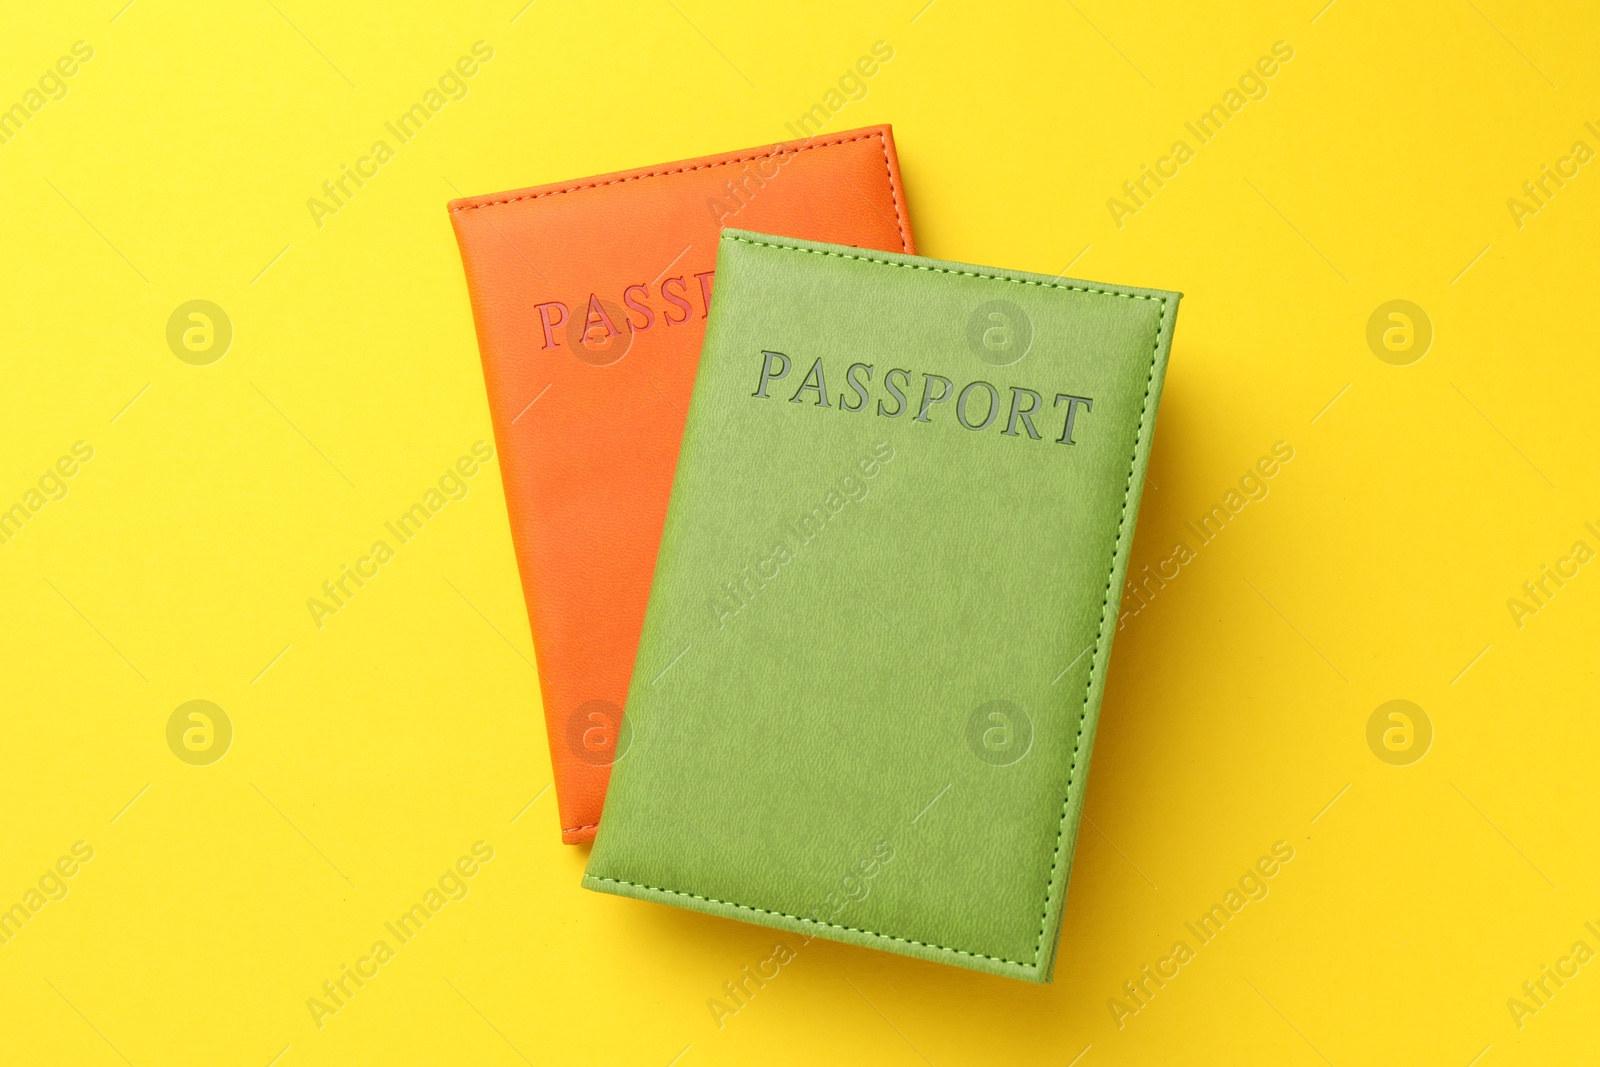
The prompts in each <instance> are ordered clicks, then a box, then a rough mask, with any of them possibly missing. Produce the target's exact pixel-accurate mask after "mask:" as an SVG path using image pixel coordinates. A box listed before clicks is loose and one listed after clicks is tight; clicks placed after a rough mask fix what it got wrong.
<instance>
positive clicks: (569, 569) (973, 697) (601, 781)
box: [450, 126, 1178, 982]
mask: <svg viewBox="0 0 1600 1067" xmlns="http://www.w3.org/2000/svg"><path fill="white" fill-rule="evenodd" d="M450 213H451V219H452V221H453V223H454V225H455V229H456V235H457V238H458V240H459V242H460V246H461V253H462V259H463V261H464V262H465V265H466V276H467V283H468V289H469V290H470V292H471V297H472V307H473V312H474V315H475V318H476V322H477V331H478V341H479V346H480V349H481V351H482V354H483V367H484V376H485V379H486V380H487V384H488V394H489V403H490V411H491V414H492V416H493V419H494V426H495V436H496V440H497V442H498V444H499V449H500V462H501V474H502V477H503V479H504V482H505V488H506V499H507V505H508V510H509V513H510V517H511V524H512V537H513V541H514V543H515V546H516V551H517V560H518V564H519V566H520V572H521V576H522V583H523V590H524V593H525V595H526V598H527V604H528V612H529V617H530V619H531V622H532V628H533V639H534V645H535V649H536V652H537V655H538V663H539V676H540V685H541V687H542V693H543V698H544V710H545V718H546V722H547V726H548V733H549V742H550V752H551V760H552V764H553V767H554V773H555V786H556V795H557V798H558V801H559V809H560V816H561V834H562V839H563V840H564V841H566V842H568V843H573V844H576V843H581V842H587V841H590V840H593V841H594V842H595V844H594V848H593V852H592V854H591V856H590V858H589V864H588V870H587V872H586V874H585V877H584V880H583V884H584V885H585V886H586V887H587V888H589V889H594V890H600V891H602V892H607V893H614V894H618V895H620V896H626V897H637V898H641V899H644V900H652V901H658V902H660V903H665V904H674V905H677V906H679V907H685V908H691V909H694V910H696V911H702V912H710V913H713V914H717V915H723V916H727V917H729V918H733V919H739V920H742V921H745V922H753V923H762V924H765V925H768V926H773V927H779V928H782V929H786V930H792V931H796V932H799V933H802V934H804V935H807V936H817V937H826V938H832V939H835V940H839V941H846V942H851V943H854V944H858V945H865V946H869V947H873V948H880V949H885V950H887V951H891V952H898V953H903V954H905V955H910V956H917V957H921V958H924V959H930V960H936V961H939V962H944V963H952V964H956V965H959V966H964V967H970V968H975V969H977V970H982V971H988V972H992V973H997V974H1003V975H1009V976H1013V977H1018V978H1023V979H1027V980H1031V981H1036V982H1043V981H1048V980H1049V978H1050V973H1051V968H1052V965H1053V963H1054V959H1055V952H1056V942H1057V938H1058V934H1059V930H1060V924H1061V914H1062V904H1063V900H1064V898H1065V895H1066V887H1067V876H1068V873H1069V870H1070V868H1071V865H1072V856H1073V846H1074V843H1075V841H1076V838H1077V832H1078V823H1079V813H1080V806H1081V804H1082V798H1083V792H1084V782H1085V778H1086V775H1087V772H1088V768H1089V753H1090V749H1091V747H1092V745H1093V742H1094V734H1095V726H1096V722H1097V719H1098V712H1099V705H1100V696H1101V691H1102V688H1103V685H1104V680H1105V674H1106V663H1107V657H1108V656H1109V654H1110V650H1111V640H1112V634H1113V631H1114V630H1115V621H1116V618H1117V609H1118V602H1119V600H1120V596H1121V592H1122V588H1123V583H1124V572H1125V570H1126V566H1127V559H1128V547H1129V542H1130V540H1131V538H1132V536H1133V529H1134V522H1135V516H1136V513H1137V511H1138V505H1139V490H1140V486H1141V485H1142V483H1143V473H1144V469H1145V464H1146V460H1147V457H1148V455H1149V449H1150V440H1151V434H1152V431H1153V427H1154V424H1155V414H1156V406H1157V403H1158V401H1159V399H1160V394H1161V384H1162V376H1163V373H1164V371H1165V368H1166V362H1167V352H1168V347H1169V345H1170V342H1171V339H1172V329H1173V320H1174V317H1175V314H1176V312H1177V307H1178V294H1176V293H1169V292H1161V291H1156V290H1149V289H1134V288H1128V287H1125V286H1119V285H1101V284H1091V283H1087V282H1079V281H1072V280H1067V279H1063V278H1059V277H1058V278H1050V277H1045V276H1041V275H1036V274H1026V273H1022V272H1019V271H1012V270H1001V269H994V268H988V267H976V266H969V265H967V264H963V263H952V262H945V261H940V260H932V259H925V258H920V257H918V256H917V255H915V249H914V247H913V244H912V238H911V229H910V224H909V221H908V219H907V210H906V202H905V195H904V192H903V190H902V187H901V181H900V171H899V166H898V163H897V160H896V156H895V151H894V143H893V139H892V137H891V134H890V130H889V128H888V127H887V126H881V127H872V128H867V129H860V130H852V131H849V132H844V133H838V134H832V135H828V136H817V137H813V138H810V139H808V140H805V141H795V142H788V143H784V144H778V145H773V146H770V147H766V148H760V149H751V150H748V151H743V152H734V153H729V154H726V155H719V156H710V157H706V158H702V159H696V160H688V161H684V162H680V163H671V164H664V165H661V166H656V167H649V168H645V169H642V170H636V171H629V172H625V173H619V174H610V175H604V176H601V177H596V178H587V179H583V180H580V181H573V182H566V183H562V184H558V185H550V186H543V187H539V188H533V189H526V190H521V191H518V192H512V193H502V194H497V195H493V196H483V197H473V198H469V199H465V200H458V201H455V202H453V203H452V204H451V205H450Z"/></svg>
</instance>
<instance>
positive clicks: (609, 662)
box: [450, 126, 912, 843]
mask: <svg viewBox="0 0 1600 1067" xmlns="http://www.w3.org/2000/svg"><path fill="white" fill-rule="evenodd" d="M450 219H451V221H452V223H453V224H454V226H455V231H456V237H457V240H458V242H459V244H460V246H461V258H462V261H463V263H464V264H465V267H466V276H467V287H468V289H469V291H470V293H471V296H472V309H473V315H474V318H475V320H476V323H477V330H478V344H479V348H480V350H481V352H482V355H483V370H484V379H485V382H486V383H487V386H488V394H489V407H490V413H491V415H492V416H493V420H494V430H495V440H496V442H497V444H498V446H499V459H500V464H499V465H500V471H501V476H502V478H503V479H504V483H505V490H506V505H507V510H508V511H509V513H510V518H511V528H512V540H513V542H514V543H515V546H516V552H517V562H518V565H519V568H520V572H521V576H522V584H523V592H524V594H525V596H526V598H527V603H528V612H529V618H530V621H531V624H532V628H533V641H534V647H535V651H536V654H537V656H538V665H539V677H540V686H541V692H542V695H543V698H544V708H545V720H546V726H547V729H548V733H549V741H550V755H551V763H552V765H553V768H554V774H555V787H556V798H557V802H558V807H559V809H560V818H561V834H562V840H564V841H566V842H568V843H578V842H582V841H588V840H592V839H593V837H594V830H595V826H596V824H597V823H598V822H599V818H600V810H601V803H602V801H603V799H604V795H605V789H606V782H607V779H608V778H609V776H610V770H611V763H612V762H613V760H614V759H615V758H616V755H617V753H618V751H619V750H620V751H624V752H625V751H626V746H627V744H628V743H629V732H628V728H627V724H626V722H625V721H624V720H623V718H622V712H621V708H622V705H623V703H624V697H625V695H626V692H627V686H628V680H629V677H630V675H631V673H632V669H633V659H634V650H635V647H636V645H637V643H638V637H639V628H640V625H641V622H642V620H643V616H644V607H645V601H646V597H647V596H648V593H649V588H650V578H651V573H652V571H653V568H654V566H655V558H656V548H657V545H658V543H659V540H660V534H661V524H662V521H663V519H664V516H665V514H666V508H667V498H668V494H669V491H670V488H671V484H672V474H673V469H674V466H675V463H676V461H677V455H678V442H679V438H680V436H681V435H682V431H683V420H684V413H685V411H686V409H687V406H688V401H689V395H690V390H691V387H692V385H693V383H694V377H695V368H696V366H697V363H698V359H699V354H700V343H701V340H702V337H703V335H704V326H705V317H706V311H707V307H708V306H709V305H710V304H711V303H712V299H711V293H712V286H713V283H714V277H713V275H712V271H713V269H714V267H715V262H716V248H717V235H718V232H719V230H720V228H721V227H722V226H724V225H730V224H735V223H736V224H738V225H742V226H757V227H759V228H762V229H770V230H774V231H777V232H780V233H787V234H794V235H797V236H800V237H806V238H814V239H818V240H827V241H838V242H842V243H846V244H851V245H858V246H862V247H867V248H882V249H890V250H898V251H903V252H909V251H911V250H912V242H911V233H910V227H909V224H908V222H907V221H906V211H905V197H904V194H903V192H902V190H901V185H900V173H899V167H898V164H897V162H896V159H895V153H894V142H893V138H892V135H891V133H890V130H889V127H887V126H877V127H870V128H866V129H860V130H851V131H848V132H843V133H838V134H832V135H829V136H819V137H815V138H812V139H809V140H806V141H793V142H788V143H784V144H778V145H772V146H770V147H767V148H758V149H749V150H746V151H741V152H731V153H727V154H724V155H716V156H706V157H703V158H700V159H692V160H685V161H683V162H679V163H670V164H663V165H660V166H655V167H649V168H644V169H640V170H633V171H627V172H623V173H618V174H607V175H602V176H599V177H595V178H586V179H583V180H580V181H573V182H565V183H561V184H558V185H548V186H541V187H538V188H533V189H523V190H519V191H517V192H510V193H500V194H495V195H492V196H480V197H472V198H470V199H465V200H457V201H454V202H452V203H451V204H450Z"/></svg>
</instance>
